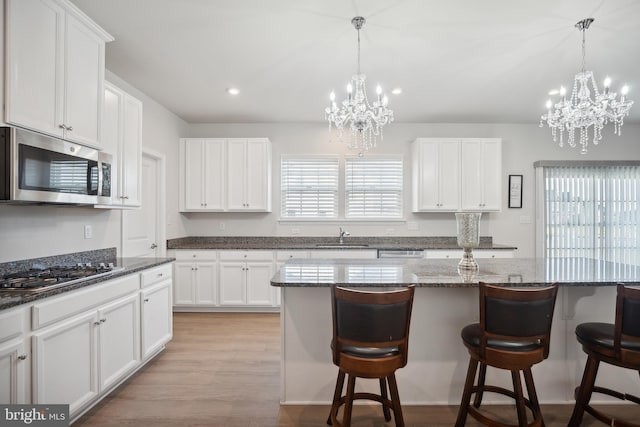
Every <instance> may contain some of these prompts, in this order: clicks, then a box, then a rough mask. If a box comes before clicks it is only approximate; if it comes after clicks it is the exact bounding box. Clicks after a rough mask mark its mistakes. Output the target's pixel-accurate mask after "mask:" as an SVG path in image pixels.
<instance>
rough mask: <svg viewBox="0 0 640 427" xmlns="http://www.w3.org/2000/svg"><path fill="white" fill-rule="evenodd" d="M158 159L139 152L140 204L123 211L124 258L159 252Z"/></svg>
mask: <svg viewBox="0 0 640 427" xmlns="http://www.w3.org/2000/svg"><path fill="white" fill-rule="evenodd" d="M159 163H160V161H159V160H158V159H157V158H155V157H152V156H150V155H147V154H143V155H142V171H141V179H142V197H141V199H142V205H141V207H140V209H131V210H125V211H123V213H122V216H123V218H122V228H123V230H122V234H123V239H122V240H123V241H122V253H123V256H125V257H157V256H159V255H160V254H161V248H160V245H161V244H162V242H160V241H159V233H158V227H159V224H160V219H159V218H160V212H161V209H162V207H161V202H160V200H161V199H160V191H161V186H162V185H161V182H162V181H161V179H160V178H161V177H160V166H159Z"/></svg>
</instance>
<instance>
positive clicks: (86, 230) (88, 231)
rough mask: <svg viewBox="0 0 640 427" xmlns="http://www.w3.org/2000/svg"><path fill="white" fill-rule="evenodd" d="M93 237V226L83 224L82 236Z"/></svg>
mask: <svg viewBox="0 0 640 427" xmlns="http://www.w3.org/2000/svg"><path fill="white" fill-rule="evenodd" d="M92 237H93V227H92V226H91V225H85V226H84V238H85V239H91V238H92Z"/></svg>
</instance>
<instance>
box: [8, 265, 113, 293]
mask: <svg viewBox="0 0 640 427" xmlns="http://www.w3.org/2000/svg"><path fill="white" fill-rule="evenodd" d="M115 270H117V268H116V267H114V265H113V264H112V263H109V264H108V265H105V264H104V263H100V265H99V266H97V267H92V266H91V265H90V264H79V265H77V266H54V267H44V268H32V269H31V270H27V271H21V272H17V273H11V274H7V275H6V276H4V277H1V278H0V290H5V291H30V292H37V291H43V290H48V289H52V288H56V287H60V286H63V285H70V284H73V283H78V282H81V281H84V280H90V279H94V278H97V277H101V276H105V275H109V274H111V273H113V272H114V271H115Z"/></svg>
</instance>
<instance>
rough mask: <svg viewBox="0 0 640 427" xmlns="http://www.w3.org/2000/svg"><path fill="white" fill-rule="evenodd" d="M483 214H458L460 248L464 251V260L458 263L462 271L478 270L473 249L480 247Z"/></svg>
mask: <svg viewBox="0 0 640 427" xmlns="http://www.w3.org/2000/svg"><path fill="white" fill-rule="evenodd" d="M481 215H482V212H456V225H457V231H458V246H460V247H461V248H462V249H464V253H463V254H462V259H461V260H460V262H459V263H458V268H459V269H461V270H478V263H477V262H476V260H475V259H473V252H472V249H473V248H477V247H478V246H480V216H481Z"/></svg>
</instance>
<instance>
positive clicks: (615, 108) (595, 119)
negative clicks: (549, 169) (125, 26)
mask: <svg viewBox="0 0 640 427" xmlns="http://www.w3.org/2000/svg"><path fill="white" fill-rule="evenodd" d="M592 22H593V18H587V19H583V20H582V21H579V22H578V23H577V24H576V25H575V26H576V28H578V29H579V30H580V31H581V32H582V71H580V72H579V73H578V74H576V75H575V77H574V79H573V91H572V92H571V98H569V100H567V98H566V89H565V88H564V87H560V91H559V94H560V96H561V99H560V101H559V102H558V103H556V104H553V103H552V102H551V100H549V101H547V106H546V107H547V113H546V114H543V115H542V117H541V118H540V127H542V126H543V125H544V124H543V122H545V121H546V122H547V125H548V126H549V127H550V128H551V134H552V135H553V140H554V141H557V134H558V132H559V133H560V142H559V145H560V147H562V146H563V142H564V132H565V131H566V132H567V135H568V140H567V142H568V143H569V146H571V147H575V146H576V139H575V131H576V129H579V130H580V145H581V146H582V149H581V150H580V153H581V154H586V152H587V145H588V143H589V133H588V129H589V126H592V125H593V145H597V144H598V142H599V141H600V140H601V139H602V128H603V127H604V125H606V124H607V123H609V122H612V123H613V126H614V133H615V134H617V135H620V128H621V127H622V125H623V121H624V117H625V116H628V115H629V109H630V108H631V106H632V105H633V101H629V100H627V99H626V95H627V93H628V92H629V87H628V86H626V85H625V86H623V87H622V89H620V100H619V101H618V100H617V99H616V93H615V92H611V91H610V89H609V87H610V84H611V79H610V78H609V77H607V78H606V79H605V80H604V92H603V93H600V92H599V91H598V86H597V85H596V81H595V79H594V77H593V72H591V71H587V70H586V69H585V63H586V61H585V32H586V30H587V29H588V28H589V25H591V23H592ZM589 83H591V86H592V87H593V94H594V96H593V98H592V97H591V90H590V89H589ZM549 94H555V93H554V92H550V93H549Z"/></svg>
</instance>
